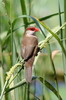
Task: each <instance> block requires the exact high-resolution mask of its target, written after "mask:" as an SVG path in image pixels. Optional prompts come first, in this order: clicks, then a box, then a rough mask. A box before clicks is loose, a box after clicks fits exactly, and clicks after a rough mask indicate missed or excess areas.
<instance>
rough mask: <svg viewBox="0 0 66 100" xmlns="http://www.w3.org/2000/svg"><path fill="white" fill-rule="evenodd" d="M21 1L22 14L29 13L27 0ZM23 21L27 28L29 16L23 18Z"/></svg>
mask: <svg viewBox="0 0 66 100" xmlns="http://www.w3.org/2000/svg"><path fill="white" fill-rule="evenodd" d="M20 2H21V9H22V14H23V15H27V11H26V5H25V0H20ZM23 21H24V24H25V28H26V27H27V23H28V20H27V18H23Z"/></svg>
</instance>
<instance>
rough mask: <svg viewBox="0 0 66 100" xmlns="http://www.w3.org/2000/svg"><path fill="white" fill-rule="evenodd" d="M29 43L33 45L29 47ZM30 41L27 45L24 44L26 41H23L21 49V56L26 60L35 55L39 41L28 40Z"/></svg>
mask: <svg viewBox="0 0 66 100" xmlns="http://www.w3.org/2000/svg"><path fill="white" fill-rule="evenodd" d="M28 41H29V42H32V43H31V44H29V45H28ZM28 41H26V43H25V44H24V42H25V41H23V43H22V47H21V56H22V58H23V59H24V60H28V59H29V58H30V57H31V56H32V55H33V52H34V49H35V47H36V45H38V40H37V39H33V40H32V41H31V40H28Z"/></svg>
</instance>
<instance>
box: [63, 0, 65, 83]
mask: <svg viewBox="0 0 66 100" xmlns="http://www.w3.org/2000/svg"><path fill="white" fill-rule="evenodd" d="M65 21H66V0H64V22H65ZM63 37H64V38H66V26H65V30H64V36H63ZM64 47H65V49H66V40H65V41H64ZM63 58H64V73H65V75H64V77H65V84H66V56H65V55H64V57H63Z"/></svg>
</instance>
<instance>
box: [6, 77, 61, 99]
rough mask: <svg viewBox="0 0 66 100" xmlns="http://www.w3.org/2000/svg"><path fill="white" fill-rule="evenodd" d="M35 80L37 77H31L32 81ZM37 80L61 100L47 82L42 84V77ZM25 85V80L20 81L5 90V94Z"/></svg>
mask: <svg viewBox="0 0 66 100" xmlns="http://www.w3.org/2000/svg"><path fill="white" fill-rule="evenodd" d="M35 79H37V77H33V78H32V80H35ZM38 79H39V80H40V81H41V82H42V84H43V83H44V85H46V87H47V88H49V89H50V90H51V91H52V92H53V93H54V94H55V95H56V96H57V97H58V96H59V98H60V100H62V98H61V96H60V95H59V94H58V92H57V90H56V89H55V88H54V87H53V86H52V85H51V84H50V83H49V82H48V81H46V80H44V82H43V78H42V77H39V78H38ZM25 84H26V80H25V79H23V80H22V81H20V82H19V83H17V84H16V85H15V86H14V87H12V88H10V89H8V90H6V91H5V93H8V92H10V91H12V90H13V89H16V88H18V87H20V86H24V85H25Z"/></svg>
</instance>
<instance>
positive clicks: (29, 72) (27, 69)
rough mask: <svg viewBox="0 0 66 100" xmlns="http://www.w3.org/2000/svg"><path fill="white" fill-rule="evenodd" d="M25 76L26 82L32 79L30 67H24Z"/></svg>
mask: <svg viewBox="0 0 66 100" xmlns="http://www.w3.org/2000/svg"><path fill="white" fill-rule="evenodd" d="M25 78H26V82H27V83H31V80H32V67H25Z"/></svg>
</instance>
